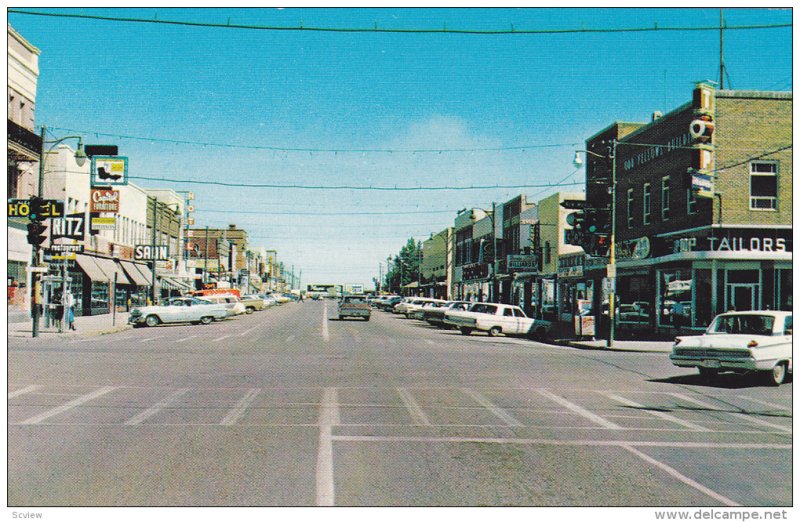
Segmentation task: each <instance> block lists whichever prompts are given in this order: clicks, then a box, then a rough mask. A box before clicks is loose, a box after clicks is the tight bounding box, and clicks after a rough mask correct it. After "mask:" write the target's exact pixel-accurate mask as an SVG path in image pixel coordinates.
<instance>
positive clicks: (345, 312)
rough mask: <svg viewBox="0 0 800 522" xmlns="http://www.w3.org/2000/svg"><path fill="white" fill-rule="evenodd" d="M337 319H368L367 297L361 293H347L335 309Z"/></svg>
mask: <svg viewBox="0 0 800 522" xmlns="http://www.w3.org/2000/svg"><path fill="white" fill-rule="evenodd" d="M337 312H338V314H339V320H342V319H344V318H345V317H360V318H362V319H365V320H367V321H369V317H370V308H369V305H368V304H367V298H366V297H365V296H363V295H347V296H344V297H342V299H341V301H339V306H338V309H337Z"/></svg>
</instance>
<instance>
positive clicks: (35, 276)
mask: <svg viewBox="0 0 800 522" xmlns="http://www.w3.org/2000/svg"><path fill="white" fill-rule="evenodd" d="M46 134H47V127H45V126H44V125H42V130H41V142H42V147H41V150H40V154H39V180H38V181H39V182H38V186H37V187H36V195H37V197H38V198H40V199H41V198H42V196H43V194H44V191H43V188H44V187H43V185H44V173H45V162H46V161H47V156H48V155H49V154H50V152H52V151H53V149H54V148H55V147H56V146H57V145H58V144H59V143H61V142H63V141H65V140H70V139H77V140H78V150H76V151H75V163H76V164H77V165H78V166H79V167H83V166H84V165H85V164H86V159H87V156H86V152H84V150H83V137H82V136H64V137H63V138H59V139H57V140H51V141H47V140H46ZM49 143H52V145H51V146H50V148H49V149H47V151H45V150H44V148H45V146H46V145H47V144H49ZM39 248H40V247H39V245H31V259H32V261H31V266H38V265H39ZM38 284H39V273H38V272H31V319H32V321H33V324H32V327H31V336H32V337H39V306H38V305H39V303H38V302H37V301H38V289H37V286H38ZM66 284H67V281H66V276H65V279H64V282H63V286H62V288H64V289H66ZM61 299H62V302H63V303H64V304H66V292H62V297H61ZM67 313H68V312H67V309H66V306H65V307H64V316H63V317H62V318H61V319H62V325H63V320H64V318H65V317H67Z"/></svg>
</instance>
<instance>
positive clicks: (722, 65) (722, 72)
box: [719, 7, 725, 90]
mask: <svg viewBox="0 0 800 522" xmlns="http://www.w3.org/2000/svg"><path fill="white" fill-rule="evenodd" d="M722 34H723V30H722V8H721V7H720V8H719V89H720V90H722V89H724V88H725V52H724V49H723V46H722V43H723V36H722Z"/></svg>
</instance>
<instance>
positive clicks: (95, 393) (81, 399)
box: [20, 386, 117, 424]
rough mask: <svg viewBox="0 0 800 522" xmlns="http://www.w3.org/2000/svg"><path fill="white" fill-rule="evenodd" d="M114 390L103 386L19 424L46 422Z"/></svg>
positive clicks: (111, 387)
mask: <svg viewBox="0 0 800 522" xmlns="http://www.w3.org/2000/svg"><path fill="white" fill-rule="evenodd" d="M116 389H117V388H116V387H114V386H104V387H102V388H100V389H98V390H95V391H93V392H92V393H89V394H86V395H83V396H81V397H78V398H77V399H74V400H71V401H69V402H68V403H66V404H63V405H61V406H59V407H57V408H53V409H52V410H48V411H46V412H44V413H40V414H39V415H34V416H33V417H31V418H29V419H26V420H24V421H22V422H20V424H39V423H40V422H42V421H44V420H47V419H49V418H50V417H53V416H55V415H58V414H59V413H64V412H65V411H67V410H71V409H72V408H75V407H77V406H80V405H81V404H84V403H86V402H89V401H90V400H92V399H96V398H98V397H100V396H101V395H105V394H106V393H108V392H110V391H113V390H116Z"/></svg>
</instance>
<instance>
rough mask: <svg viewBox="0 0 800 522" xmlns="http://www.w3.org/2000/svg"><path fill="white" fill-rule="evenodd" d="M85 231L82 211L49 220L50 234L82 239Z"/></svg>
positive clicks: (54, 236) (56, 236)
mask: <svg viewBox="0 0 800 522" xmlns="http://www.w3.org/2000/svg"><path fill="white" fill-rule="evenodd" d="M85 231H86V215H85V214H83V213H82V212H80V213H77V214H69V215H67V216H64V217H63V218H58V219H51V220H50V236H51V237H52V238H53V239H57V238H59V237H66V238H69V239H78V240H82V239H83V237H84V234H85Z"/></svg>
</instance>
